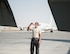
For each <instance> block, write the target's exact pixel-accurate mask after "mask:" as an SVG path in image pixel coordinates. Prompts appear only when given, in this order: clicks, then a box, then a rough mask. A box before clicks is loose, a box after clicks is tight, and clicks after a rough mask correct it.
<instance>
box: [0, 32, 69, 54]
mask: <svg viewBox="0 0 70 54" xmlns="http://www.w3.org/2000/svg"><path fill="white" fill-rule="evenodd" d="M31 35H32V34H31V32H24V31H15V32H14V31H10V32H8V31H7V32H6V31H3V32H0V54H30V41H31ZM42 35H43V36H42V41H41V44H40V54H70V32H61V31H57V32H53V33H50V32H43V34H42Z"/></svg>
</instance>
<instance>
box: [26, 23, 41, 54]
mask: <svg viewBox="0 0 70 54" xmlns="http://www.w3.org/2000/svg"><path fill="white" fill-rule="evenodd" d="M31 25H34V26H35V27H34V28H32V27H31ZM38 26H39V23H38V22H35V24H33V23H31V24H30V25H29V26H28V28H27V30H28V31H29V30H32V39H31V47H30V53H31V54H34V46H35V47H36V54H39V45H40V43H41V37H42V33H41V30H40V29H39V28H38Z"/></svg>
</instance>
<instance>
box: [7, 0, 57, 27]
mask: <svg viewBox="0 0 70 54" xmlns="http://www.w3.org/2000/svg"><path fill="white" fill-rule="evenodd" d="M8 1H9V4H10V6H11V9H12V11H13V14H14V17H15V21H16V24H17V26H18V27H22V28H23V27H27V26H28V25H29V24H30V23H31V22H36V21H38V22H39V23H41V24H47V25H50V26H52V27H56V24H55V21H54V18H53V15H52V13H51V10H50V8H49V5H48V0H8Z"/></svg>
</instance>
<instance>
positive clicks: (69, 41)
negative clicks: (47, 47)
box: [42, 39, 70, 43]
mask: <svg viewBox="0 0 70 54" xmlns="http://www.w3.org/2000/svg"><path fill="white" fill-rule="evenodd" d="M42 40H47V41H59V42H68V43H70V40H61V39H42Z"/></svg>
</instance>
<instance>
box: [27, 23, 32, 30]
mask: <svg viewBox="0 0 70 54" xmlns="http://www.w3.org/2000/svg"><path fill="white" fill-rule="evenodd" d="M31 25H33V23H30V25H29V26H28V27H27V31H29V30H32V28H31Z"/></svg>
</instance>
